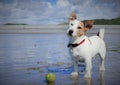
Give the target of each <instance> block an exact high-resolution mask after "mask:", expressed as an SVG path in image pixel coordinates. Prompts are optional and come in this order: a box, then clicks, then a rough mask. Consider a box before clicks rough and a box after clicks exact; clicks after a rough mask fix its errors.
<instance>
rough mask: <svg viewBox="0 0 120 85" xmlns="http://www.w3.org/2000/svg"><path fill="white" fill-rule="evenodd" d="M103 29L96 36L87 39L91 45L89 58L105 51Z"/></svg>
mask: <svg viewBox="0 0 120 85" xmlns="http://www.w3.org/2000/svg"><path fill="white" fill-rule="evenodd" d="M104 32H105V30H104V29H100V32H99V35H98V36H91V37H89V40H90V43H91V50H92V52H91V56H95V55H96V54H97V53H99V52H101V51H104V53H105V51H106V46H105V42H104V40H103V38H104Z"/></svg>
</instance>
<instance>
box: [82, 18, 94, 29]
mask: <svg viewBox="0 0 120 85" xmlns="http://www.w3.org/2000/svg"><path fill="white" fill-rule="evenodd" d="M83 23H84V27H85V31H88V30H90V29H91V28H92V26H93V24H94V20H87V21H83Z"/></svg>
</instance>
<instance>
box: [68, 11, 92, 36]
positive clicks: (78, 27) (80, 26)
mask: <svg viewBox="0 0 120 85" xmlns="http://www.w3.org/2000/svg"><path fill="white" fill-rule="evenodd" d="M68 21H69V28H68V30H67V34H68V35H69V36H70V37H80V36H82V35H85V34H86V31H88V30H90V29H91V28H92V26H93V23H94V21H93V20H88V21H84V22H82V21H78V20H77V16H76V14H75V13H74V12H72V13H71V14H70V16H69V18H68Z"/></svg>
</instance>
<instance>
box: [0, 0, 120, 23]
mask: <svg viewBox="0 0 120 85" xmlns="http://www.w3.org/2000/svg"><path fill="white" fill-rule="evenodd" d="M72 11H74V12H76V14H77V18H78V20H80V21H82V20H90V19H113V18H117V17H120V0H0V24H5V23H25V24H32V25H41V24H59V23H63V22H67V21H68V16H69V15H70V13H71V12H72Z"/></svg>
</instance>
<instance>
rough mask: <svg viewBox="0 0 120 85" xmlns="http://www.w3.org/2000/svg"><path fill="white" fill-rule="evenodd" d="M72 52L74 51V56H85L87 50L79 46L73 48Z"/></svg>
mask: <svg viewBox="0 0 120 85" xmlns="http://www.w3.org/2000/svg"><path fill="white" fill-rule="evenodd" d="M71 52H72V54H73V56H74V57H82V56H84V53H85V50H84V49H80V48H79V47H78V48H73V49H71Z"/></svg>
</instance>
